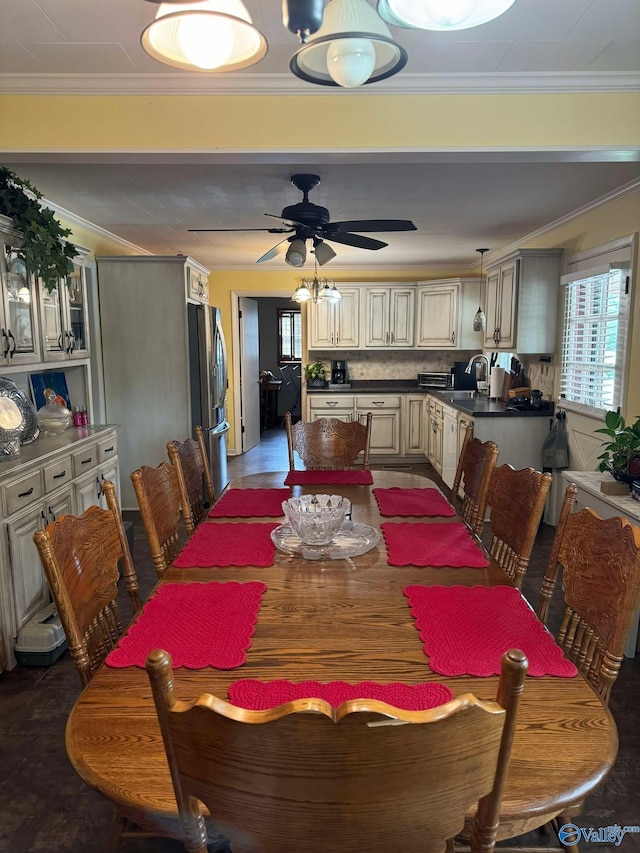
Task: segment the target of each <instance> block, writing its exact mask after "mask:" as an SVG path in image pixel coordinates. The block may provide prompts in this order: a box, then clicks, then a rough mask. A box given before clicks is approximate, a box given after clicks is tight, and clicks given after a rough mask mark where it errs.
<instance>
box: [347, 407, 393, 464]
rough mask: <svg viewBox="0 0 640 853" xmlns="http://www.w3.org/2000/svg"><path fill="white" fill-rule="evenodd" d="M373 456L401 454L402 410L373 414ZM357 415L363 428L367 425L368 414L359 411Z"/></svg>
mask: <svg viewBox="0 0 640 853" xmlns="http://www.w3.org/2000/svg"><path fill="white" fill-rule="evenodd" d="M371 414H372V415H373V417H372V419H371V448H370V452H371V455H372V456H375V455H381V454H385V455H386V454H389V453H393V454H399V453H400V409H387V410H382V411H379V412H378V411H376V412H372V413H371ZM356 415H357V417H358V420H359V421H360V423H361V424H362V425H363V426H366V424H367V412H364V411H362V410H357V411H356Z"/></svg>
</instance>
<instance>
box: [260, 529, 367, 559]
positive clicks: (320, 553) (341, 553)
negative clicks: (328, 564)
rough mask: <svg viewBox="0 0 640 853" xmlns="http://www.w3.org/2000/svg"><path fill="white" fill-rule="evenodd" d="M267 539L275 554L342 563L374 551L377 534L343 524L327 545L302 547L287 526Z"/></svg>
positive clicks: (273, 532)
mask: <svg viewBox="0 0 640 853" xmlns="http://www.w3.org/2000/svg"><path fill="white" fill-rule="evenodd" d="M271 539H272V541H273V543H274V545H275V546H276V548H277V549H278V550H279V551H284V553H285V554H293V555H297V556H302V557H304V559H305V560H346V559H348V558H349V557H356V556H357V555H358V554H365V553H366V552H367V551H370V550H371V549H372V548H373V547H375V546H376V545H377V544H378V542H379V541H380V531H379V530H376V529H375V527H371V526H370V525H368V524H362V523H360V522H359V521H346V522H345V523H344V525H343V527H342V529H341V530H340V531H339V532H338V533H337V534H336V535H335V536H334V537H333V540H332V541H331V542H330V543H329V544H328V545H306V544H305V543H304V542H303V541H302V539H300V537H299V536H298V535H297V534H296V533H294V532H293V530H292V529H291V527H290V526H289V525H288V524H281V525H279V526H278V527H276V528H275V530H272V531H271Z"/></svg>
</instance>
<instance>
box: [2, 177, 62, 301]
mask: <svg viewBox="0 0 640 853" xmlns="http://www.w3.org/2000/svg"><path fill="white" fill-rule="evenodd" d="M41 198H42V193H41V192H39V191H38V190H37V189H36V188H35V187H34V186H32V185H31V184H30V183H29V181H27V180H24V178H20V177H18V175H16V174H15V172H12V171H10V170H9V169H6V168H5V167H4V166H0V213H2V214H4V215H5V216H8V217H9V219H11V221H12V222H13V227H14V228H15V229H16V231H19V232H20V233H21V234H22V245H21V246H20V247H17V249H16V251H17V253H18V255H19V256H20V257H21V258H23V260H24V262H25V264H26V265H27V269H28V270H29V271H30V272H33V273H35V274H36V275H38V276H40V278H41V279H42V281H43V283H44V286H45V287H46V288H47V290H48V291H49V292H51V291H52V290H55V289H56V287H57V286H58V281H59V280H60V279H61V278H67V276H69V274H70V273H71V272H73V259H74V257H75V256H76V255H77V254H78V250H77V249H76V247H75V246H74V245H73V243H69V242H68V241H67V239H66V238H67V237H68V236H69V235H70V234H71V231H70V230H69V229H68V228H63V227H62V226H61V225H60V223H59V222H58V221H57V220H56V219H55V218H54V216H53V211H51V210H49V208H47V207H41V205H40V204H39V203H38V199H41ZM68 281H71V279H68Z"/></svg>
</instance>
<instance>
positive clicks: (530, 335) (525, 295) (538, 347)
mask: <svg viewBox="0 0 640 853" xmlns="http://www.w3.org/2000/svg"><path fill="white" fill-rule="evenodd" d="M562 251H563V250H562V249H519V250H518V251H517V252H514V253H512V254H510V255H508V256H506V257H505V258H503V259H502V260H501V261H500V262H499V263H498V264H496V265H493V266H492V265H488V266H487V281H486V286H485V294H484V310H485V314H486V318H487V327H486V330H485V333H484V344H483V346H484V349H485V350H492V351H499V350H503V351H505V352H515V353H518V355H526V354H544V353H553V352H554V351H555V347H556V317H557V313H558V288H559V286H560V258H561V256H562Z"/></svg>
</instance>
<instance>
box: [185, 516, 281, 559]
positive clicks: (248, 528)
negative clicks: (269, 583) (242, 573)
mask: <svg viewBox="0 0 640 853" xmlns="http://www.w3.org/2000/svg"><path fill="white" fill-rule="evenodd" d="M277 526H278V525H277V524H275V523H273V524H271V523H269V524H261V523H259V522H256V523H255V524H246V523H244V522H238V523H237V524H233V523H231V522H230V523H226V522H222V523H221V524H207V523H205V524H201V525H200V526H199V527H196V530H195V532H194V534H193V536H192V537H191V539H189V541H188V542H187V544H186V545H185V546H184V548H183V549H182V551H180V553H179V554H178V556H177V557H176V559H175V560H174V562H173V565H174V566H177V567H178V568H179V569H190V568H193V567H195V566H202V567H203V568H206V567H209V566H272V565H273V559H274V556H275V553H276V546H275V545H274V544H273V542H272V541H271V536H270V534H271V531H272V530H274V529H275V528H276V527H277Z"/></svg>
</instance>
